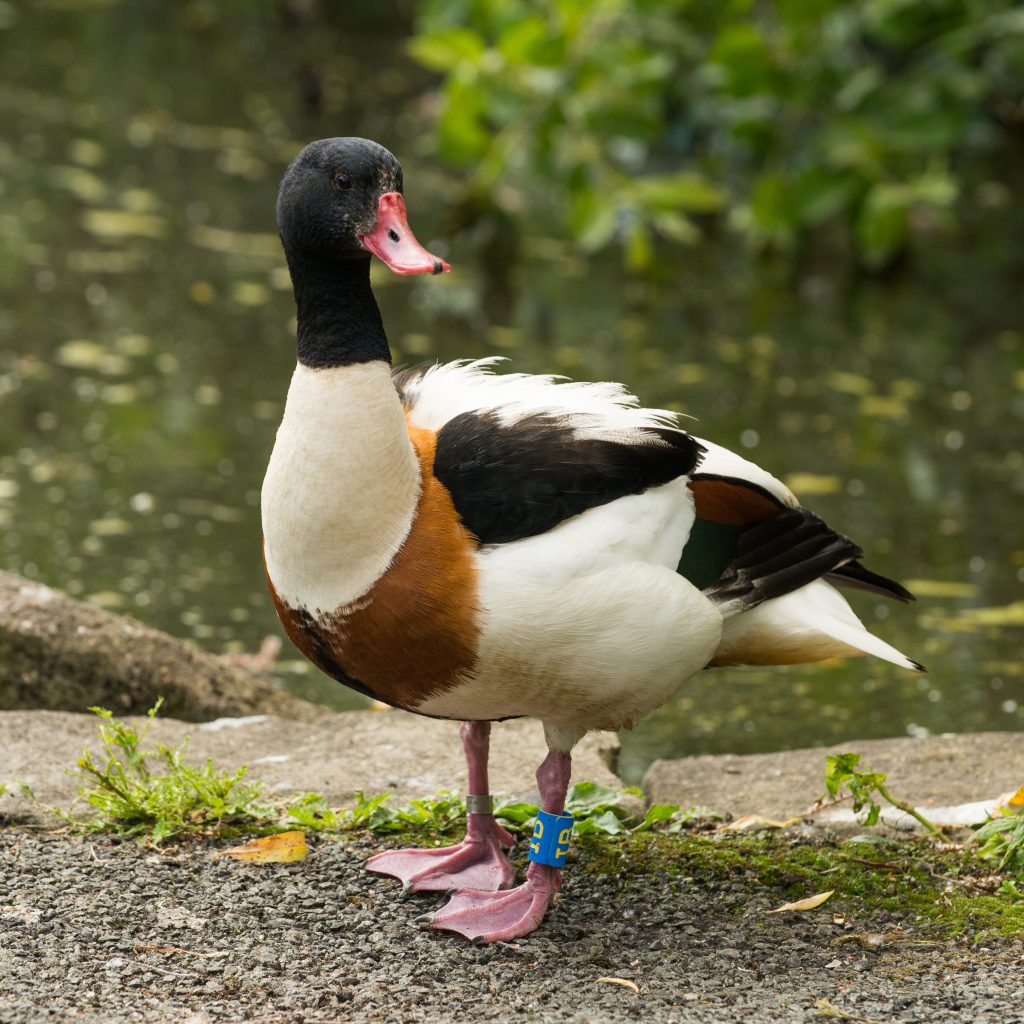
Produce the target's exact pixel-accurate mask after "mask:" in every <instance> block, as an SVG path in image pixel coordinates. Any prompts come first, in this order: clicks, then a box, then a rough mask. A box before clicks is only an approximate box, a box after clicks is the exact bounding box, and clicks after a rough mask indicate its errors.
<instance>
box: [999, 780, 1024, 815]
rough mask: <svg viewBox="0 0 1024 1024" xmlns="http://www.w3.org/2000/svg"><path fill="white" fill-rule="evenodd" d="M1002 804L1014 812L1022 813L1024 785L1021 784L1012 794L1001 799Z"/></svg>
mask: <svg viewBox="0 0 1024 1024" xmlns="http://www.w3.org/2000/svg"><path fill="white" fill-rule="evenodd" d="M1001 803H1002V805H1003V806H1004V807H1005V808H1006V809H1007V810H1010V811H1013V813H1014V814H1024V786H1021V787H1020V789H1018V790H1017V792H1016V793H1014V794H1013V796H1011V797H1009V798H1008V799H1005V800H1003V801H1001Z"/></svg>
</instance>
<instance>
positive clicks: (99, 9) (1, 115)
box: [0, 2, 1024, 779]
mask: <svg viewBox="0 0 1024 1024" xmlns="http://www.w3.org/2000/svg"><path fill="white" fill-rule="evenodd" d="M283 10H286V9H285V8H279V7H278V6H277V5H272V4H256V5H251V4H247V5H245V7H244V12H245V16H244V17H242V16H241V12H242V8H241V7H240V6H239V7H238V10H236V9H235V7H234V6H232V5H231V4H227V5H220V6H214V5H206V4H202V3H194V4H190V5H182V6H179V5H155V4H154V5H149V4H128V3H118V2H109V3H89V4H74V3H68V2H62V3H59V4H51V5H42V6H40V7H38V8H37V9H36V10H35V11H34V12H33V13H32V14H31V15H29V14H26V13H23V12H21V11H20V9H18V8H15V7H13V6H12V5H10V4H0V25H6V26H7V27H6V28H3V29H0V69H2V70H0V204H2V207H0V289H2V305H0V566H2V567H3V568H5V569H9V570H12V571H15V572H20V573H23V574H25V575H26V576H30V577H32V578H37V579H40V580H43V581H45V582H47V583H50V584H53V585H55V586H58V587H62V588H64V589H66V590H68V591H69V592H70V593H72V594H74V595H76V596H78V597H82V598H87V599H89V600H91V601H94V602H97V603H99V604H101V605H104V606H106V607H110V608H113V609H115V610H117V611H120V612H124V613H127V614H131V615H135V616H137V617H139V618H141V619H143V620H145V621H147V622H149V623H152V624H153V625H155V626H158V627H160V628H162V629H165V630H167V631H169V632H171V633H174V634H176V635H178V636H182V637H188V638H191V639H194V640H196V641H197V642H199V643H200V644H202V645H204V646H206V647H208V648H210V649H213V650H217V651H228V650H252V649H255V648H256V647H258V645H259V642H260V640H261V639H262V637H263V636H265V635H266V634H268V633H271V632H277V631H278V626H277V622H276V618H275V616H274V613H273V610H272V608H271V606H270V602H269V600H268V598H267V596H266V594H265V592H264V587H263V580H262V568H261V564H260V557H259V549H260V529H259V512H258V495H259V487H260V481H261V479H262V473H263V469H264V466H265V463H266V459H267V455H268V453H269V451H270V447H271V445H272V441H273V435H274V431H275V429H276V425H277V422H278V419H279V417H280V414H281V410H282V400H283V397H284V393H285V389H286V386H287V380H288V375H289V373H290V370H291V366H292V364H293V360H294V353H293V348H292V338H293V329H294V325H293V321H292V316H293V310H292V304H291V295H290V292H289V287H288V281H287V276H286V274H285V271H284V266H283V260H282V257H281V254H280V251H279V249H278V246H277V241H276V237H275V227H274V221H273V200H274V193H275V189H276V183H277V180H278V178H279V176H280V173H281V170H282V169H283V166H284V164H285V162H286V161H287V159H288V158H289V157H290V156H291V155H292V154H293V153H294V152H295V151H296V150H297V149H298V148H299V147H300V146H301V144H302V143H304V142H305V141H308V140H309V139H310V138H314V137H318V136H323V135H334V134H363V135H369V136H371V137H375V138H379V139H380V140H381V141H383V142H385V143H386V144H388V145H390V146H391V147H392V148H393V149H395V150H396V151H397V153H398V155H399V156H400V158H402V160H403V163H404V164H405V166H406V181H407V196H408V201H409V206H410V215H411V221H412V223H413V225H414V227H415V230H416V232H417V234H418V235H419V236H420V238H421V240H422V241H424V242H425V243H426V244H427V245H428V247H430V248H432V249H434V250H435V251H438V252H442V253H444V254H446V255H447V256H448V257H449V258H450V259H451V260H452V262H453V264H454V265H455V267H456V271H455V272H454V273H453V274H451V275H448V276H447V277H445V278H444V279H426V280H424V279H414V280H399V279H397V278H394V277H390V276H386V271H384V272H383V273H382V274H380V275H378V276H377V278H376V280H377V281H378V290H377V293H378V297H379V300H380V303H381V306H382V309H383V312H384V317H385V321H386V323H387V326H388V329H389V333H390V335H391V338H392V341H393V343H394V348H395V355H396V361H402V360H404V361H417V360H420V359H423V358H427V357H433V356H434V355H436V356H438V357H440V358H442V359H445V358H455V357H458V356H479V355H484V354H490V353H499V354H503V355H508V356H509V357H510V358H511V359H512V360H513V365H514V368H515V369H517V370H526V371H535V372H559V373H565V374H570V375H574V376H578V377H580V378H583V379H588V378H589V379H617V380H623V381H625V382H626V383H628V384H629V386H630V387H632V388H633V389H635V390H636V391H637V392H638V393H639V394H640V395H641V396H642V397H643V399H644V401H645V402H647V403H648V404H652V405H660V406H668V407H670V408H674V409H679V410H681V411H685V412H687V413H688V414H690V415H693V416H696V417H697V418H698V421H699V422H697V423H695V424H694V429H695V431H696V432H698V433H701V434H704V435H706V436H708V437H710V438H712V439H714V440H716V441H718V442H720V443H723V444H726V445H728V446H730V447H734V448H736V449H737V450H739V451H741V452H742V453H743V454H745V455H747V456H748V457H751V458H754V459H755V460H757V461H759V462H761V463H762V464H763V465H765V467H766V468H768V469H770V470H772V471H773V472H775V473H776V474H777V475H780V476H782V477H783V478H785V479H787V481H788V482H790V483H791V484H792V485H793V486H794V487H795V489H797V491H798V493H800V495H801V496H802V497H803V499H804V501H805V503H807V504H808V505H810V506H811V507H813V508H814V509H815V510H816V511H818V512H819V513H820V514H821V515H823V516H824V517H825V518H826V519H827V520H828V521H829V522H830V523H832V524H833V525H834V526H836V527H837V528H839V529H841V530H843V531H845V532H847V533H849V534H851V535H853V536H854V537H855V538H856V539H857V540H858V541H859V542H860V543H861V544H862V545H863V546H864V548H865V550H866V551H867V553H868V557H867V562H868V564H869V565H871V566H872V567H873V568H875V569H877V570H878V571H880V572H883V573H886V574H888V575H892V576H895V577H897V578H900V579H903V580H904V581H908V580H909V581H917V583H916V584H912V585H916V589H917V591H918V593H919V594H920V596H921V600H920V601H919V602H918V603H917V604H916V605H914V606H911V607H903V606H900V605H896V604H893V603H888V602H882V601H879V600H877V599H874V598H872V597H870V596H868V595H860V594H854V595H853V600H854V603H855V605H856V607H857V609H858V611H859V613H860V614H861V615H862V617H863V618H864V619H865V620H866V622H867V623H868V624H869V625H870V626H871V627H872V628H874V629H876V630H877V631H878V632H879V633H880V634H881V635H883V636H884V637H885V638H886V639H888V640H889V641H890V642H892V643H894V644H896V645H897V646H899V647H901V648H902V649H903V650H905V651H906V652H907V653H908V654H909V655H910V656H911V657H914V658H917V659H919V660H921V661H923V662H925V663H926V664H927V665H928V666H929V668H930V670H931V671H930V672H929V674H928V675H927V676H923V677H914V676H911V675H910V674H909V673H905V672H901V671H900V670H898V669H896V668H893V667H892V666H888V665H885V664H882V663H879V662H875V661H867V660H851V661H847V662H836V663H830V664H826V665H821V666H812V667H806V668H797V669H789V668H783V669H728V670H715V671H711V672H707V673H704V674H703V675H702V676H700V677H698V678H697V679H694V680H692V681H691V682H690V683H688V684H687V685H686V686H685V687H684V689H683V690H682V691H681V692H680V694H679V695H678V696H677V698H676V699H675V700H674V701H672V702H671V703H670V704H668V705H666V706H665V707H664V708H662V709H661V710H660V711H658V712H657V713H656V714H655V715H653V716H652V717H651V718H650V719H648V720H647V721H646V722H644V723H643V724H642V725H640V726H639V727H638V728H637V729H636V730H635V731H634V732H632V733H630V734H626V735H624V737H623V743H624V755H623V764H622V767H623V770H624V773H625V774H626V775H627V776H628V777H630V778H633V779H635V778H637V777H638V776H639V774H640V773H641V772H642V770H643V767H644V766H645V765H646V764H647V763H648V762H649V761H650V759H651V758H653V757H661V756H678V755H680V754H683V753H701V752H722V751H736V752H752V751H758V750H771V749H779V748H784V747H798V746H805V745H809V744H815V743H819V742H828V741H832V740H839V739H843V738H851V737H861V736H863V737H869V736H870V737H874V736H890V735H904V734H907V733H917V732H921V731H925V730H927V731H932V732H941V731H958V730H979V729H980V730H987V729H1019V728H1021V727H1022V725H1024V660H1022V658H1021V653H1020V639H1021V626H1022V624H1024V604H1022V597H1024V595H1022V592H1021V582H1022V579H1024V536H1022V531H1021V527H1020V514H1021V495H1022V493H1024V451H1022V449H1024V333H1022V322H1021V310H1020V294H1021V282H1022V281H1024V256H1022V252H1021V249H1020V246H1019V244H1018V242H1017V240H1018V239H1019V238H1020V237H1021V228H1022V227H1024V225H1022V224H1021V220H1022V217H1021V212H1020V210H1019V209H1018V208H1016V207H1014V206H1013V205H1007V203H1008V200H1007V197H1005V196H1003V197H1002V198H1000V193H999V191H998V189H992V188H991V187H987V186H986V185H985V183H984V175H983V174H981V173H980V172H979V176H978V181H977V182H975V183H974V185H972V187H977V188H978V189H979V190H981V189H985V188H988V190H987V191H986V192H985V193H984V194H985V195H986V196H988V197H989V200H990V202H989V206H990V207H991V209H990V210H989V212H988V213H984V212H983V213H982V214H979V215H978V216H977V217H976V218H975V222H973V223H972V224H971V226H970V230H969V233H968V236H967V237H966V239H965V240H961V241H960V242H957V243H955V244H954V243H952V242H949V241H947V240H944V239H943V238H942V237H941V236H936V237H935V238H934V239H932V240H931V241H929V242H928V243H927V244H925V245H922V246H921V247H920V251H919V252H918V253H917V258H916V260H915V262H914V263H913V264H912V266H910V267H909V268H906V269H905V270H904V271H903V272H902V273H901V274H898V275H896V277H895V278H894V279H891V280H888V281H886V282H877V281H876V282H865V281H863V280H856V279H853V278H847V277H846V276H844V275H843V273H842V271H841V270H836V269H834V267H833V265H832V264H833V261H831V260H830V258H829V255H828V254H827V253H824V252H822V253H819V254H815V255H812V256H811V257H810V258H808V260H807V261H805V264H804V265H803V266H801V268H800V270H799V272H798V273H787V272H786V271H785V270H784V269H782V268H780V267H776V266H773V265H770V264H767V265H766V264H758V263H756V262H755V261H753V260H752V259H750V258H748V257H746V256H745V255H744V254H742V253H738V252H736V251H735V250H734V249H732V248H730V246H729V245H728V244H727V243H724V242H716V243H714V244H711V245H709V246H707V247H705V248H703V249H700V250H695V251H681V252H680V251H676V252H674V253H668V254H666V262H665V263H664V264H663V265H661V266H660V267H659V268H658V270H657V272H656V273H655V274H654V275H653V277H652V278H651V279H650V280H646V281H637V280H633V279H630V278H628V277H627V276H625V275H624V274H623V272H622V270H621V267H620V265H619V262H618V261H617V259H616V257H615V255H614V254H601V255H599V256H596V257H594V258H592V259H590V260H583V259H581V258H580V257H578V256H576V255H573V254H572V253H571V252H570V251H569V250H567V249H566V248H565V247H564V246H562V245H561V244H560V243H558V242H557V241H555V240H552V239H550V238H547V237H546V236H545V235H544V225H543V224H535V223H529V222H526V223H524V224H523V225H522V237H521V239H520V240H519V244H518V245H516V246H515V247H513V248H507V247H503V246H502V245H501V244H500V243H499V241H498V240H496V239H494V238H493V237H491V236H489V235H488V234H487V233H486V231H484V230H480V231H478V232H476V233H475V234H474V233H472V232H467V233H463V234H462V235H459V236H454V237H453V238H452V239H451V241H450V242H449V239H448V235H449V233H448V232H446V231H445V221H444V210H445V208H446V207H445V199H446V197H448V196H450V194H451V186H452V182H453V180H454V179H452V178H451V177H450V176H448V175H447V174H446V172H444V171H443V169H442V168H440V167H439V165H438V164H437V163H436V162H435V161H434V160H432V159H431V158H430V157H429V155H422V154H425V153H426V148H425V145H424V141H425V135H424V132H425V127H426V125H425V119H424V117H423V113H422V112H423V111H424V109H425V108H426V107H427V106H428V105H429V97H427V98H426V99H425V98H424V96H423V87H424V84H425V81H426V80H425V78H424V76H422V75H421V74H420V73H419V72H417V71H415V70H414V69H412V68H410V67H409V66H408V65H407V64H406V63H405V62H404V60H403V57H402V50H401V38H402V36H403V33H404V32H405V30H406V28H407V26H405V25H404V23H403V22H402V20H401V18H400V17H398V18H397V20H396V15H395V14H394V12H389V11H384V12H382V13H380V14H377V15H374V14H366V13H363V14H361V15H358V16H357V15H354V14H352V12H348V13H346V15H345V18H344V19H341V18H340V16H339V15H335V14H331V13H329V12H328V13H320V14H315V13H306V14H303V13H301V10H300V8H296V10H297V11H299V13H294V12H293V13H292V14H290V15H285V14H283V13H281V12H282V11H283ZM334 19H337V21H338V24H335V23H334ZM353 19H355V22H356V23H354V22H353ZM835 263H836V266H840V267H841V263H840V262H838V261H835ZM911 271H912V273H911ZM282 670H283V673H284V675H285V676H286V677H287V680H288V685H289V687H290V688H291V689H293V690H294V691H296V692H298V693H301V694H303V695H305V696H308V697H311V698H313V699H316V700H320V701H322V702H324V703H327V704H329V705H331V706H333V707H338V708H345V707H355V706H359V705H360V703H361V698H359V697H358V696H357V695H355V694H354V693H351V692H350V691H347V690H345V689H344V688H343V687H340V686H338V685H337V684H334V683H332V682H330V681H328V680H325V679H324V678H323V677H321V676H319V675H318V673H316V672H315V670H313V669H312V668H311V667H310V666H308V665H306V664H305V663H304V662H303V661H302V660H301V659H300V658H299V657H298V656H293V655H292V654H291V653H289V654H287V655H286V659H285V661H284V663H283V665H282Z"/></svg>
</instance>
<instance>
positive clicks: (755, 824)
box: [715, 814, 803, 832]
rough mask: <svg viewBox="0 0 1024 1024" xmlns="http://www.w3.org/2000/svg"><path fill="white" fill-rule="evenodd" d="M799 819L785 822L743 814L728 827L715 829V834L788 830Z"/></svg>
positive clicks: (789, 819)
mask: <svg viewBox="0 0 1024 1024" xmlns="http://www.w3.org/2000/svg"><path fill="white" fill-rule="evenodd" d="M801 820H803V819H801V818H800V817H799V815H798V816H797V817H795V818H786V820H785V821H776V820H775V819H774V818H765V817H763V816H762V815H760V814H744V815H743V816H742V817H740V818H737V819H736V820H735V821H730V822H729V824H728V825H723V826H722V827H721V828H716V829H715V831H716V832H753V831H755V830H756V829H769V828H789V826H790V825H796V824H797V823H798V822H800V821H801Z"/></svg>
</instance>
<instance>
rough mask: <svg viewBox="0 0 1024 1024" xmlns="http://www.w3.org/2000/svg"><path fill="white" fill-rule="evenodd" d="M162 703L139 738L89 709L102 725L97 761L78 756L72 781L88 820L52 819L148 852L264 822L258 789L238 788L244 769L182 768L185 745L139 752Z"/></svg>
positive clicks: (266, 810) (87, 754)
mask: <svg viewBox="0 0 1024 1024" xmlns="http://www.w3.org/2000/svg"><path fill="white" fill-rule="evenodd" d="M161 703H162V701H161V700H158V701H157V702H156V704H155V705H154V706H153V707H152V708H151V709H150V710H149V712H148V718H149V722H147V723H146V725H145V726H144V727H143V728H142V729H141V730H139V731H137V730H136V729H135V728H134V727H132V726H131V725H128V724H126V723H124V722H120V721H118V720H117V719H116V718H114V716H113V715H112V714H111V713H110V712H109V711H107V710H106V709H105V708H90V709H89V710H90V711H92V712H93V713H94V714H95V715H97V716H98V717H99V718H100V719H101V722H100V725H99V739H100V743H101V744H102V747H103V753H102V755H101V756H100V757H99V758H98V759H97V757H95V756H94V755H93V753H92V751H91V750H85V751H84V752H83V753H82V755H81V757H79V758H78V761H77V768H76V769H74V770H72V771H71V774H72V775H73V776H74V777H75V778H77V779H79V780H80V781H81V782H82V783H83V786H82V787H81V788H80V792H79V797H80V799H84V800H85V802H86V803H88V804H89V805H90V806H91V807H92V808H93V810H94V811H95V813H94V815H93V816H92V817H91V818H87V819H79V818H77V817H76V816H75V815H73V814H72V813H71V812H70V811H67V812H58V813H60V814H61V816H62V817H63V818H64V819H65V820H66V821H68V822H69V823H70V824H71V825H72V826H73V827H75V828H76V829H80V830H82V831H88V832H111V833H114V834H115V835H120V836H136V837H139V838H141V839H143V840H148V841H149V842H151V843H153V844H158V843H161V842H164V841H165V840H167V839H172V838H178V837H182V836H198V835H218V834H220V833H221V831H222V829H223V828H224V827H225V826H229V825H240V824H243V823H246V824H251V823H255V822H261V823H262V822H266V821H267V819H268V818H270V817H271V816H272V815H273V814H274V809H273V808H272V807H269V806H266V805H263V804H261V803H259V796H260V786H259V785H258V784H253V783H247V782H243V781H242V780H243V778H244V776H245V773H246V769H245V768H244V767H243V768H239V769H238V770H237V771H235V772H222V771H219V770H218V769H216V768H215V767H214V766H213V762H212V761H210V760H207V762H206V764H205V765H192V764H187V763H185V762H184V761H183V760H182V753H183V751H184V748H185V743H182V744H180V745H179V746H177V747H173V748H172V747H167V746H165V745H164V744H162V743H158V744H157V745H156V747H155V748H154V749H146V748H145V746H144V743H145V739H146V736H147V734H148V733H149V729H150V725H151V723H152V721H153V719H154V718H155V717H156V714H157V712H158V711H159V709H160V705H161ZM186 742H187V741H186Z"/></svg>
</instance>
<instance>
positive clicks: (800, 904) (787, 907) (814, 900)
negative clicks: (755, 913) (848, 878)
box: [765, 889, 835, 914]
mask: <svg viewBox="0 0 1024 1024" xmlns="http://www.w3.org/2000/svg"><path fill="white" fill-rule="evenodd" d="M834 892H835V889H829V891H828V892H819V893H817V894H816V895H814V896H808V897H807V899H805V900H797V901H796V903H783V904H782V906H781V907H776V908H775V909H774V910H766V911H765V913H766V914H786V913H789V912H790V911H799V910H814V909H815V908H816V907H820V906H821V905H822V903H825V902H826V901H827V900H828V899H829V897H831V896H832V894H833V893H834Z"/></svg>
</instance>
